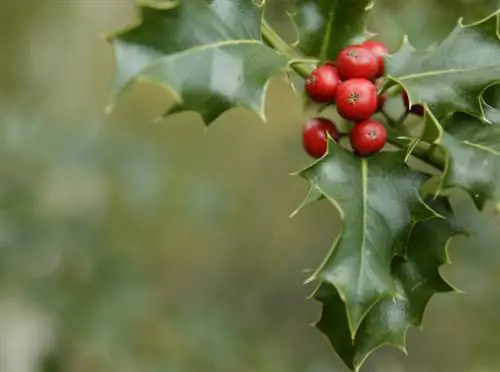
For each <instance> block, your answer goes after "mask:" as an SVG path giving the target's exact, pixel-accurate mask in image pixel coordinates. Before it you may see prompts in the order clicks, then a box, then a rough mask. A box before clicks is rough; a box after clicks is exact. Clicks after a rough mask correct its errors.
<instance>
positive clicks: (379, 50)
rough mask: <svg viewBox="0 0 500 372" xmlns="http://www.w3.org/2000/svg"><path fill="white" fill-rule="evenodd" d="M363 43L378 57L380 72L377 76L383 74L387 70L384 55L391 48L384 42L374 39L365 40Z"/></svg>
mask: <svg viewBox="0 0 500 372" xmlns="http://www.w3.org/2000/svg"><path fill="white" fill-rule="evenodd" d="M361 45H362V46H363V47H364V48H365V49H368V50H369V51H370V52H372V53H373V54H374V55H375V57H377V63H378V72H377V75H376V76H375V77H380V76H383V75H384V71H385V62H384V56H386V55H387V54H389V50H388V49H387V47H386V46H385V45H384V44H382V43H380V42H378V41H374V40H368V41H365V42H364V43H363V44H361Z"/></svg>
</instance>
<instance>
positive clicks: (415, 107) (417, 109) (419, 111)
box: [403, 90, 424, 116]
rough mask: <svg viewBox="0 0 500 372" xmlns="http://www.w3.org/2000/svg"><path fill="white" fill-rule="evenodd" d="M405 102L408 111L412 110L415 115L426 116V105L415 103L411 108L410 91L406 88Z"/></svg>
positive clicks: (404, 93)
mask: <svg viewBox="0 0 500 372" xmlns="http://www.w3.org/2000/svg"><path fill="white" fill-rule="evenodd" d="M403 102H404V104H405V107H406V111H408V110H409V111H410V112H412V113H413V114H415V115H418V116H424V106H422V105H413V106H411V108H410V99H409V98H408V93H406V91H405V90H403Z"/></svg>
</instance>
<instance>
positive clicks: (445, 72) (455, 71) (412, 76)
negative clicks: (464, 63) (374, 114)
mask: <svg viewBox="0 0 500 372" xmlns="http://www.w3.org/2000/svg"><path fill="white" fill-rule="evenodd" d="M492 68H499V67H498V66H497V65H491V66H483V67H480V68H468V69H448V70H435V71H426V72H421V73H418V74H410V75H406V76H404V75H403V76H397V75H391V76H393V77H395V78H397V79H398V80H399V81H405V80H411V79H419V78H424V77H429V76H439V75H449V74H458V73H466V72H479V71H481V70H488V69H492ZM499 70H500V68H499ZM498 79H499V80H500V76H499V77H498ZM493 80H494V79H493Z"/></svg>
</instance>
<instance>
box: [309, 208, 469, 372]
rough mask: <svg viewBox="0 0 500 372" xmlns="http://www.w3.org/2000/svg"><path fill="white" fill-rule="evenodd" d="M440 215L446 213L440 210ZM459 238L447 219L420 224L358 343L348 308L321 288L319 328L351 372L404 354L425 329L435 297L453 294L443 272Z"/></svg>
mask: <svg viewBox="0 0 500 372" xmlns="http://www.w3.org/2000/svg"><path fill="white" fill-rule="evenodd" d="M442 204H446V201H445V200H444V199H439V200H438V201H436V202H434V204H433V205H432V207H434V208H437V207H438V206H439V207H442ZM440 209H443V208H439V209H437V210H440ZM448 213H449V212H448ZM448 213H447V214H448ZM458 233H459V232H458V230H457V229H456V228H455V227H454V226H453V225H452V223H450V220H447V219H441V218H434V219H430V220H427V221H422V222H419V223H417V225H416V227H415V228H414V230H413V231H412V233H411V236H410V239H409V242H408V248H407V255H406V258H405V259H403V258H401V257H399V256H397V257H395V258H394V260H393V262H392V278H393V281H394V284H395V287H396V292H395V293H394V295H393V297H391V298H387V299H383V300H381V301H380V302H378V303H377V304H376V305H375V306H374V307H373V308H372V309H371V310H370V312H369V313H368V314H367V316H366V318H365V319H364V320H363V323H362V324H361V326H360V328H359V330H358V332H357V334H356V337H355V338H354V340H352V339H351V337H350V333H349V326H348V321H347V317H346V312H345V306H344V303H343V302H342V300H341V298H340V296H339V294H338V292H337V291H336V290H335V288H334V287H333V286H332V285H330V284H326V283H322V284H321V285H320V286H319V288H318V290H317V291H316V292H315V294H314V296H315V298H316V299H317V300H319V301H320V302H321V303H322V304H323V310H322V313H321V318H320V320H319V321H318V322H317V323H316V326H317V327H318V329H319V330H320V331H321V332H322V333H324V334H325V335H326V336H327V337H328V339H329V341H330V343H331V344H332V346H333V347H334V349H335V350H336V352H337V354H338V355H339V356H340V358H341V359H342V360H343V361H344V363H345V364H346V365H347V366H348V367H349V368H350V369H351V370H354V371H357V370H359V368H360V367H361V365H362V364H363V363H364V361H365V360H366V358H367V357H368V356H369V355H370V354H371V353H372V352H373V351H374V350H375V349H377V348H379V347H381V346H383V345H392V346H394V347H396V348H399V349H400V350H402V351H403V352H405V353H406V332H407V330H408V329H409V328H410V327H420V326H421V325H422V321H423V317H424V312H425V309H426V307H427V304H428V303H429V301H430V299H431V298H432V296H433V295H434V294H436V293H442V292H450V291H452V290H453V287H452V286H451V285H450V284H448V283H447V282H446V281H445V280H444V279H443V278H442V277H441V275H440V274H439V267H440V266H441V265H444V264H446V263H449V260H448V255H447V247H448V243H449V241H450V240H451V239H452V237H453V236H455V235H456V234H458Z"/></svg>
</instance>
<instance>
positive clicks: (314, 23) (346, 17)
mask: <svg viewBox="0 0 500 372" xmlns="http://www.w3.org/2000/svg"><path fill="white" fill-rule="evenodd" d="M372 7H373V1H372V0H296V1H295V3H294V10H293V12H292V13H290V16H291V18H292V21H293V22H294V24H295V27H296V30H297V39H298V40H297V42H296V46H297V48H298V49H299V50H300V51H301V52H303V53H304V54H305V55H307V56H309V57H314V58H318V59H319V60H321V61H325V60H335V59H336V58H337V54H338V53H339V52H340V51H341V50H342V49H343V48H344V47H346V46H348V45H352V44H357V43H361V42H363V41H365V40H366V39H368V38H369V37H370V36H372V34H371V33H369V32H368V31H367V30H366V22H367V18H368V15H369V12H370V10H371V9H372Z"/></svg>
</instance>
